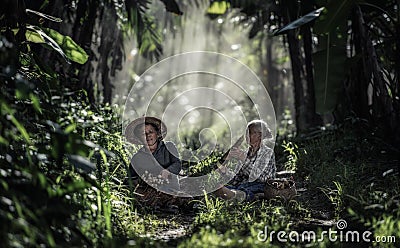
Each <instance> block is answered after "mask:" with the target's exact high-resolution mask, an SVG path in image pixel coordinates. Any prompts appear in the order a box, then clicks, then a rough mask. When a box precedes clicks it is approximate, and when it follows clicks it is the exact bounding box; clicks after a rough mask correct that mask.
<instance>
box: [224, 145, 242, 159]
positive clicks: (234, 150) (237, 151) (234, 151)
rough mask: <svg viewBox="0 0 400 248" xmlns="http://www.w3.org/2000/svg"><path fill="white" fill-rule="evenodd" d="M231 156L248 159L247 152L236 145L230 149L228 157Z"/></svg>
mask: <svg viewBox="0 0 400 248" xmlns="http://www.w3.org/2000/svg"><path fill="white" fill-rule="evenodd" d="M230 158H235V159H238V160H241V161H244V160H245V159H246V153H245V152H244V151H242V150H240V149H239V148H236V147H232V149H231V150H230V152H229V154H228V157H227V159H230Z"/></svg>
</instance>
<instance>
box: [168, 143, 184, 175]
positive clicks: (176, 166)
mask: <svg viewBox="0 0 400 248" xmlns="http://www.w3.org/2000/svg"><path fill="white" fill-rule="evenodd" d="M165 146H166V147H167V152H168V153H169V159H170V163H171V164H170V165H169V166H168V167H167V168H166V169H167V170H168V171H170V172H172V173H174V174H179V172H180V171H181V169H182V163H181V160H180V159H179V158H178V157H179V153H178V149H176V146H175V144H174V143H172V142H166V143H165ZM175 155H176V156H178V157H176V156H175Z"/></svg>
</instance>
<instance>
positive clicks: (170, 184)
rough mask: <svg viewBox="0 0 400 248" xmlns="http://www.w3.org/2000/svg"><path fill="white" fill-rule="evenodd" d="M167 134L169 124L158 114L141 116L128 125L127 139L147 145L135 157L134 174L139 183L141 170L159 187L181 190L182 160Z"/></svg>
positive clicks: (165, 189)
mask: <svg viewBox="0 0 400 248" xmlns="http://www.w3.org/2000/svg"><path fill="white" fill-rule="evenodd" d="M166 135H167V127H166V126H165V124H164V123H163V122H162V121H161V120H160V119H158V118H155V117H141V118H138V119H136V120H134V121H132V122H131V123H130V124H129V125H128V126H127V128H126V130H125V136H126V138H127V140H128V141H129V142H131V143H133V144H138V145H139V144H140V145H143V147H142V148H141V149H139V150H138V151H137V152H136V153H135V154H134V155H133V157H132V159H131V167H130V174H131V175H130V176H131V178H132V179H133V182H134V184H135V185H137V184H138V183H139V182H140V180H139V177H138V175H139V174H140V175H141V178H142V179H143V180H144V181H145V182H146V183H147V184H150V185H151V186H153V187H156V188H157V190H160V189H162V190H161V191H163V192H173V191H174V190H179V184H178V180H177V175H178V173H179V172H180V170H181V161H180V159H179V154H178V150H177V148H176V146H175V145H174V143H172V142H164V141H163V139H164V137H165V136H166Z"/></svg>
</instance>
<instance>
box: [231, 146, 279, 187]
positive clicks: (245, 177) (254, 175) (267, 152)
mask: <svg viewBox="0 0 400 248" xmlns="http://www.w3.org/2000/svg"><path fill="white" fill-rule="evenodd" d="M249 154H250V153H249V149H248V150H247V157H246V159H245V160H244V161H239V164H238V165H237V167H236V169H235V171H237V168H240V170H239V172H238V173H237V174H236V175H235V177H234V178H233V179H232V180H231V181H230V184H232V185H235V186H236V185H239V184H243V183H247V182H254V181H255V182H260V183H265V182H266V181H267V180H268V179H271V178H275V173H276V166H275V155H274V151H273V150H272V149H271V148H269V147H268V146H267V145H266V144H265V143H263V142H262V143H261V146H260V149H259V150H258V151H257V154H256V155H255V156H253V157H249Z"/></svg>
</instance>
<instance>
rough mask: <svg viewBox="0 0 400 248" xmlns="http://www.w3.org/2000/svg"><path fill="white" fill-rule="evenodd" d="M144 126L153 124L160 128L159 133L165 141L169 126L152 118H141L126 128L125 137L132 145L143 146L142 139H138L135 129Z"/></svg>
mask: <svg viewBox="0 0 400 248" xmlns="http://www.w3.org/2000/svg"><path fill="white" fill-rule="evenodd" d="M144 124H153V125H155V126H156V127H157V128H158V131H159V132H160V133H161V137H160V138H161V139H164V138H165V136H166V135H167V126H166V125H165V124H164V122H162V121H161V120H160V119H158V118H156V117H152V116H144V117H139V118H137V119H135V120H133V121H132V122H131V123H129V125H128V126H127V127H126V128H125V137H126V139H127V140H128V141H129V142H131V143H132V144H136V145H142V144H143V142H142V141H141V139H140V137H138V136H137V135H136V133H135V129H136V128H137V127H138V126H140V125H144Z"/></svg>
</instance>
